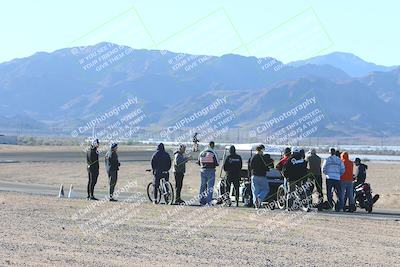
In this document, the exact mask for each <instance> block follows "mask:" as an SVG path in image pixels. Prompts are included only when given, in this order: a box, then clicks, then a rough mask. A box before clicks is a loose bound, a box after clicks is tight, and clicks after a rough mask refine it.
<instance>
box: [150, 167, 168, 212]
mask: <svg viewBox="0 0 400 267" xmlns="http://www.w3.org/2000/svg"><path fill="white" fill-rule="evenodd" d="M151 171H152V170H151V169H148V170H146V172H151ZM163 174H168V172H163ZM157 190H158V192H157V199H154V185H153V182H150V183H149V184H148V185H147V196H148V198H149V200H150V201H151V202H154V203H156V204H158V203H160V201H161V195H162V196H164V202H165V204H167V205H171V204H172V203H174V188H173V187H172V184H171V182H169V181H167V180H166V179H165V176H163V177H162V178H161V179H160V186H159V187H158V189H157Z"/></svg>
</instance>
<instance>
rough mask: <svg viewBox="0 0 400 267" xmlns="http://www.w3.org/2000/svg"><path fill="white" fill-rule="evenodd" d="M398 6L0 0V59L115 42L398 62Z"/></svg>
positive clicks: (357, 0) (384, 1)
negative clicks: (336, 53)
mask: <svg viewBox="0 0 400 267" xmlns="http://www.w3.org/2000/svg"><path fill="white" fill-rule="evenodd" d="M399 25H400V1H396V0H392V1H389V0H381V1H365V0H364V1H361V0H352V1H349V0H347V1H345V0H336V1H321V0H318V1H317V0H315V1H311V0H308V1H307V0H296V1H295V0H293V1H288V0H280V1H277V0H275V1H267V0H264V1H250V0H248V1H239V0H236V1H233V0H227V1H223V0H221V1H218V0H202V1H178V0H170V1H168V0H159V1H153V0H137V1H128V0H126V1H125V0H118V1H101V0H97V1H95V0H85V1H82V0H80V1H79V0H69V1H63V0H59V1H55V0H35V1H34V0H1V2H0V29H1V30H0V32H1V43H0V62H3V61H8V60H11V59H13V58H16V57H26V56H29V55H31V54H33V53H35V52H37V51H47V52H51V51H54V50H57V49H60V48H65V47H72V46H75V45H87V44H94V43H98V42H101V41H111V42H116V43H120V44H127V45H130V46H132V47H134V48H159V49H168V50H173V51H181V52H190V53H195V54H211V55H221V54H225V53H238V54H243V55H254V56H258V57H262V56H273V57H277V58H278V59H281V60H283V61H292V60H298V59H303V58H307V57H310V56H314V55H318V54H326V53H329V52H332V51H344V52H351V53H354V54H356V55H358V56H360V57H362V58H363V59H365V60H367V61H372V62H375V63H378V64H383V65H398V64H400V53H399V47H400V34H399Z"/></svg>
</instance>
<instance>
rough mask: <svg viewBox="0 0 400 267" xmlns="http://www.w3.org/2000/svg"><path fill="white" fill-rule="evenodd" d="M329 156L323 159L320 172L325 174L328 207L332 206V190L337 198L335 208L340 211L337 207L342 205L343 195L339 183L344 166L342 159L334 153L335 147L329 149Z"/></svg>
mask: <svg viewBox="0 0 400 267" xmlns="http://www.w3.org/2000/svg"><path fill="white" fill-rule="evenodd" d="M330 152H331V156H329V157H328V158H327V159H325V161H324V163H323V165H322V172H323V173H324V174H325V176H326V191H327V192H326V194H327V196H328V203H329V207H330V208H333V199H332V198H333V190H335V192H336V197H337V199H338V202H339V203H337V204H338V205H336V207H335V210H336V211H340V210H339V207H342V206H343V205H342V203H343V199H342V198H343V197H342V188H341V185H340V176H342V174H343V173H344V171H345V166H344V164H343V161H342V160H341V159H340V158H339V157H338V156H336V155H335V153H336V149H334V148H331V149H330Z"/></svg>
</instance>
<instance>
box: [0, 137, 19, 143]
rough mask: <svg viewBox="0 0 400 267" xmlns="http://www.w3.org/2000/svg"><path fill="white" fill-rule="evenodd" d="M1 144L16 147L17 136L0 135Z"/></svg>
mask: <svg viewBox="0 0 400 267" xmlns="http://www.w3.org/2000/svg"><path fill="white" fill-rule="evenodd" d="M0 144H7V145H16V144H17V137H16V136H6V135H0Z"/></svg>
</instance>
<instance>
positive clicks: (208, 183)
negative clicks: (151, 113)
mask: <svg viewBox="0 0 400 267" xmlns="http://www.w3.org/2000/svg"><path fill="white" fill-rule="evenodd" d="M200 176H201V185H200V194H199V197H200V205H206V204H211V201H212V197H213V192H214V183H215V169H201V171H200Z"/></svg>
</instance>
